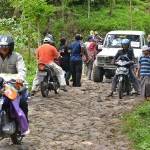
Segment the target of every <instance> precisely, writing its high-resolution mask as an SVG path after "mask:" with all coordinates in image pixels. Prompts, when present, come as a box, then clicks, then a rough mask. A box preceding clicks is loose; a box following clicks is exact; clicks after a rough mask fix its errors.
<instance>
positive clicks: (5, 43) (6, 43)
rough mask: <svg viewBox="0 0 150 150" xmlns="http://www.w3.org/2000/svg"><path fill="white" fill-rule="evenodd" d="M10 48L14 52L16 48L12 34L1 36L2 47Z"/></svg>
mask: <svg viewBox="0 0 150 150" xmlns="http://www.w3.org/2000/svg"><path fill="white" fill-rule="evenodd" d="M3 47H4V48H9V49H10V51H11V52H12V51H13V50H14V40H13V38H12V37H11V36H6V35H1V36H0V48H3Z"/></svg>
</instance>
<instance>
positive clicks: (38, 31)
mask: <svg viewBox="0 0 150 150" xmlns="http://www.w3.org/2000/svg"><path fill="white" fill-rule="evenodd" d="M36 24H37V34H38V46H40V43H41V38H40V22H39V19H37V21H36Z"/></svg>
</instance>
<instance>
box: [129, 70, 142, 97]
mask: <svg viewBox="0 0 150 150" xmlns="http://www.w3.org/2000/svg"><path fill="white" fill-rule="evenodd" d="M129 73H130V79H131V82H132V83H133V88H134V90H135V91H136V92H137V93H138V94H139V93H140V91H141V87H140V83H139V81H138V80H137V78H136V77H135V75H134V73H133V71H132V70H131V69H130V71H129Z"/></svg>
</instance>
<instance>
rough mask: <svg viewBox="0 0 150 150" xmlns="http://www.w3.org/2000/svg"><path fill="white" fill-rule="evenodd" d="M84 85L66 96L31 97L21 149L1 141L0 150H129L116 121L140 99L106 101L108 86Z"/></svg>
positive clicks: (51, 94) (100, 84)
mask: <svg viewBox="0 0 150 150" xmlns="http://www.w3.org/2000/svg"><path fill="white" fill-rule="evenodd" d="M83 82H84V83H83V85H82V87H80V88H73V87H70V88H69V90H68V92H67V93H65V92H60V94H58V95H55V94H53V93H50V95H49V98H42V97H41V96H40V94H38V95H37V96H36V97H34V98H33V99H32V100H31V101H30V103H29V108H30V113H29V118H30V129H31V133H30V135H28V136H27V137H26V138H24V140H23V144H22V145H21V146H13V145H11V144H10V143H11V142H10V140H8V139H6V140H3V141H1V142H0V150H132V149H131V147H130V144H129V141H128V140H127V138H126V137H125V135H122V133H121V121H120V119H119V118H120V117H121V116H122V114H123V113H124V112H127V111H129V110H131V109H132V108H133V106H134V105H136V104H137V103H138V102H140V99H139V98H137V97H134V96H132V97H129V96H128V97H125V98H124V99H122V100H119V99H118V97H117V96H114V97H113V98H107V97H106V95H107V94H108V93H109V91H110V86H111V84H110V83H93V82H91V81H87V80H83Z"/></svg>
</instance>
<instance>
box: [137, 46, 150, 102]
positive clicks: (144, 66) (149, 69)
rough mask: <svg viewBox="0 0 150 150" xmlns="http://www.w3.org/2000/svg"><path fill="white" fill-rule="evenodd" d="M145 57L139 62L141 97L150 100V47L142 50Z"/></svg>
mask: <svg viewBox="0 0 150 150" xmlns="http://www.w3.org/2000/svg"><path fill="white" fill-rule="evenodd" d="M142 51H143V56H141V58H140V60H139V67H138V77H139V76H140V77H141V95H142V96H143V97H144V98H145V99H148V98H150V47H148V46H144V47H143V48H142Z"/></svg>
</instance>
